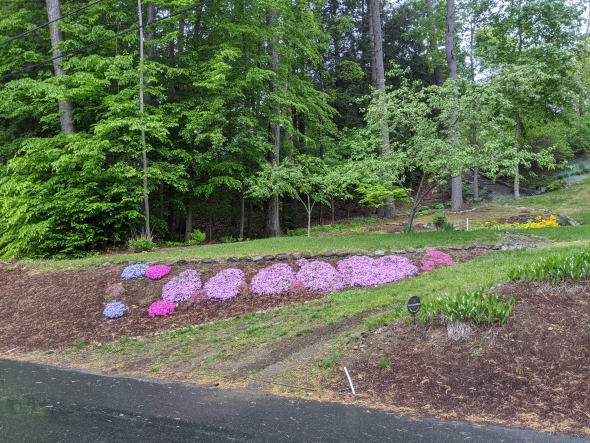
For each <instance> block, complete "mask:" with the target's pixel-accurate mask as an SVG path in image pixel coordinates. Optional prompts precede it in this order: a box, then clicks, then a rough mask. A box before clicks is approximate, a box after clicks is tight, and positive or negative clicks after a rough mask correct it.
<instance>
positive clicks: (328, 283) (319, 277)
mask: <svg viewBox="0 0 590 443" xmlns="http://www.w3.org/2000/svg"><path fill="white" fill-rule="evenodd" d="M297 264H298V265H299V267H300V268H299V272H297V276H296V277H297V281H299V282H301V283H303V285H305V288H306V289H308V290H310V291H321V292H332V291H340V290H341V289H343V288H344V279H343V278H342V275H341V274H340V273H339V272H338V271H337V270H336V268H334V266H332V265H331V264H330V263H326V262H323V261H312V262H310V261H307V260H305V259H300V260H298V261H297Z"/></svg>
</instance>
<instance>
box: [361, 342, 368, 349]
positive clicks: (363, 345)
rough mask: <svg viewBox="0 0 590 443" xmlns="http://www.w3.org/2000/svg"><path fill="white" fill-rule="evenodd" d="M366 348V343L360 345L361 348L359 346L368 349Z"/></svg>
mask: <svg viewBox="0 0 590 443" xmlns="http://www.w3.org/2000/svg"><path fill="white" fill-rule="evenodd" d="M366 347H367V345H366V344H364V343H363V344H362V345H360V346H359V348H366Z"/></svg>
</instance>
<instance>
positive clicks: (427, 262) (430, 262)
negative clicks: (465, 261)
mask: <svg viewBox="0 0 590 443" xmlns="http://www.w3.org/2000/svg"><path fill="white" fill-rule="evenodd" d="M454 264H455V263H454V262H453V260H452V259H451V256H450V255H449V254H445V253H444V252H440V251H429V252H427V253H426V254H424V257H422V260H420V265H421V266H422V270H423V271H432V270H433V269H435V268H442V267H443V266H453V265H454Z"/></svg>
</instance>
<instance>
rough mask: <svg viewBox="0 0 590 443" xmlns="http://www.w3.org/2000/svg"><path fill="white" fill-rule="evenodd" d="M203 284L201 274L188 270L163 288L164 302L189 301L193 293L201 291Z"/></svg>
mask: <svg viewBox="0 0 590 443" xmlns="http://www.w3.org/2000/svg"><path fill="white" fill-rule="evenodd" d="M202 286H203V284H202V283H201V278H200V277H199V273H198V272H197V271H195V270H192V269H188V270H186V271H184V272H181V273H180V274H179V275H178V277H173V278H172V279H170V281H169V282H168V283H166V284H165V285H164V287H163V288H162V300H165V301H171V302H174V303H178V302H181V301H185V300H188V299H189V298H190V296H191V294H192V293H193V292H195V291H196V290H198V289H201V287H202Z"/></svg>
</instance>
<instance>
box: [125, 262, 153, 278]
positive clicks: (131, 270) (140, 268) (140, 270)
mask: <svg viewBox="0 0 590 443" xmlns="http://www.w3.org/2000/svg"><path fill="white" fill-rule="evenodd" d="M148 268H149V265H146V264H145V263H136V264H134V265H129V266H127V267H126V268H125V269H123V272H121V278H122V279H123V280H131V279H133V278H141V277H144V276H145V271H146V270H147V269H148Z"/></svg>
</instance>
